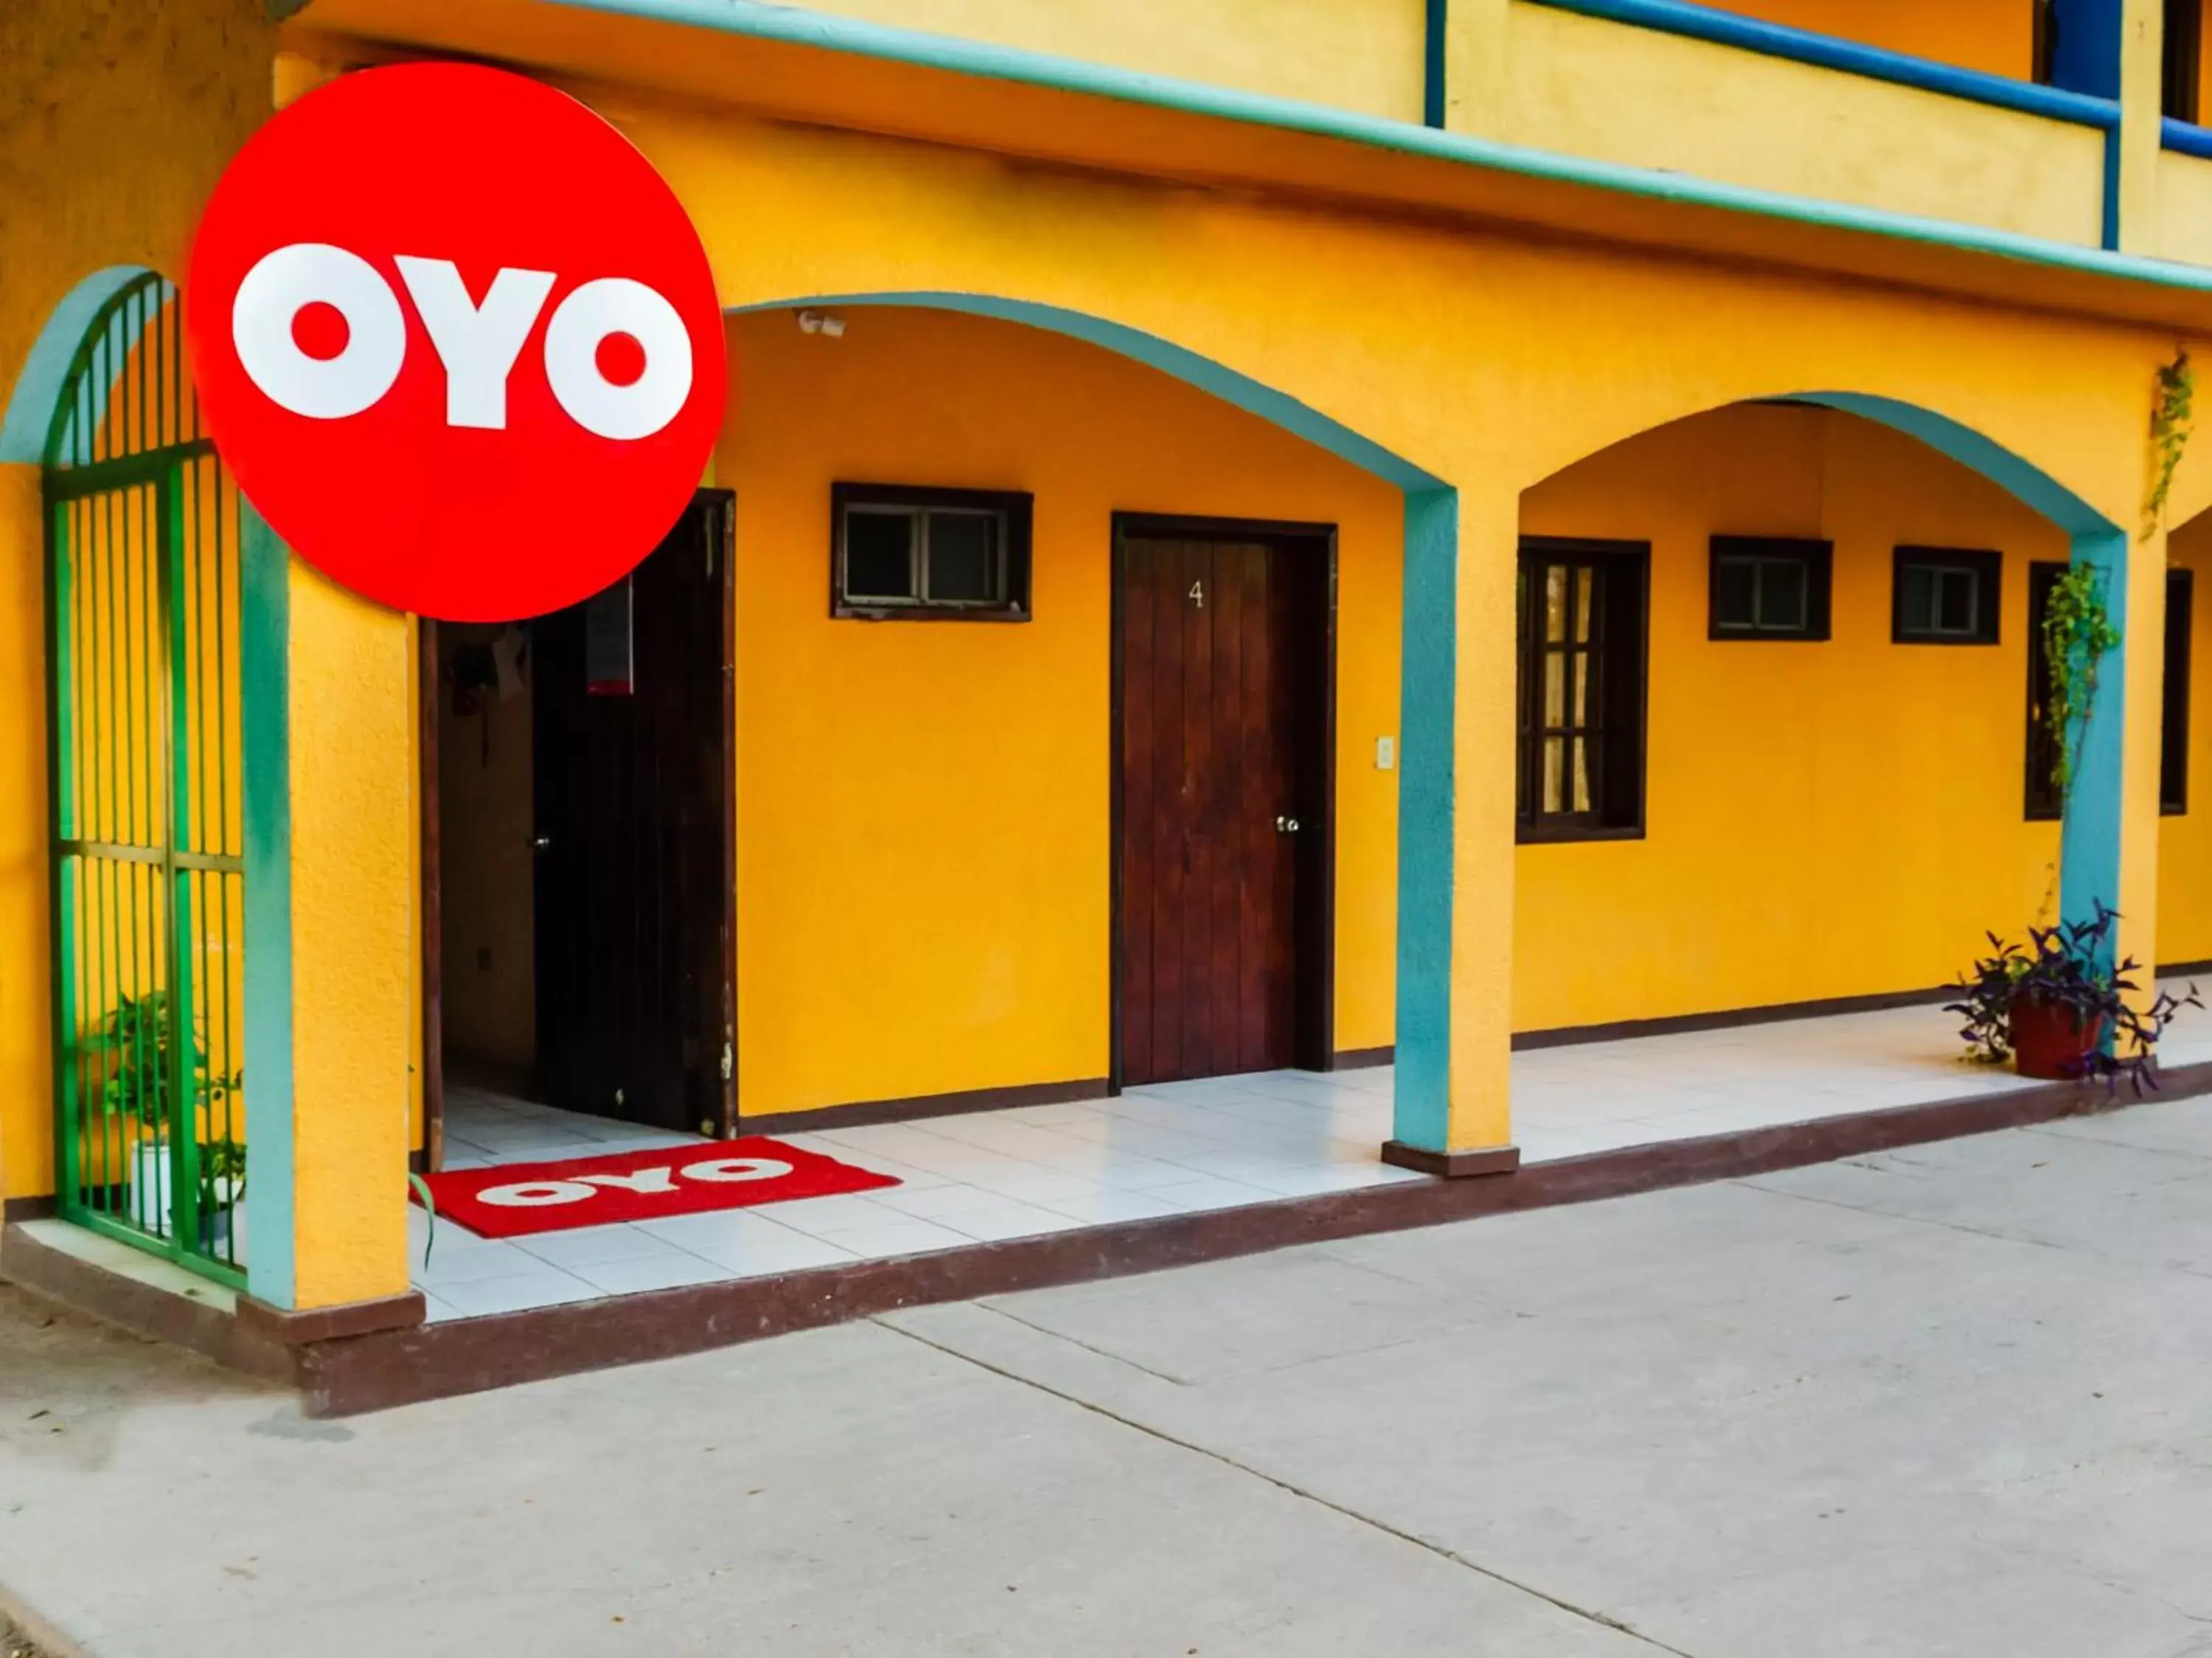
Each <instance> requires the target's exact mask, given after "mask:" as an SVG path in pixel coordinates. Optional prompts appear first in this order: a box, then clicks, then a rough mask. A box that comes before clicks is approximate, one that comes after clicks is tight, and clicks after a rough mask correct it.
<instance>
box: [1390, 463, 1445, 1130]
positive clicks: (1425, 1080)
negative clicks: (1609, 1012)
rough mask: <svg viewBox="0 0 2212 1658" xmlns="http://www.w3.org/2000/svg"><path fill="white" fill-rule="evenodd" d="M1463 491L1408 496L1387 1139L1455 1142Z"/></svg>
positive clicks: (1409, 494) (1416, 491)
mask: <svg viewBox="0 0 2212 1658" xmlns="http://www.w3.org/2000/svg"><path fill="white" fill-rule="evenodd" d="M1458 611H1459V492H1458V491H1456V490H1451V489H1432V490H1409V491H1407V493H1406V566H1405V620H1404V624H1403V626H1404V643H1403V646H1402V649H1403V658H1402V669H1401V674H1402V678H1401V699H1402V708H1401V712H1400V714H1399V722H1400V726H1401V731H1400V738H1399V759H1400V765H1401V771H1400V776H1399V780H1398V1042H1397V1073H1396V1102H1397V1103H1396V1117H1395V1125H1394V1128H1393V1133H1394V1136H1395V1138H1396V1139H1397V1140H1398V1141H1399V1142H1401V1143H1403V1144H1405V1145H1408V1146H1414V1147H1418V1148H1419V1149H1422V1150H1425V1151H1434V1152H1440V1153H1441V1152H1445V1151H1449V1149H1450V1147H1451V1132H1450V1119H1451V1109H1450V1106H1451V975H1452V892H1453V862H1454V852H1455V848H1454V844H1453V830H1454V811H1453V804H1454V789H1455V765H1456V745H1457V741H1458V731H1457V728H1456V721H1455V704H1456V700H1457V694H1458V680H1459V651H1458Z"/></svg>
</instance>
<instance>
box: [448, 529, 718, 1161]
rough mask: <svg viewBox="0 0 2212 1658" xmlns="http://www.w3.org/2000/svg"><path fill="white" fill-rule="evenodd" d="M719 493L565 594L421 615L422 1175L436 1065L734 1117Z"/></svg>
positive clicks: (607, 1111)
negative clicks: (641, 557) (601, 576)
mask: <svg viewBox="0 0 2212 1658" xmlns="http://www.w3.org/2000/svg"><path fill="white" fill-rule="evenodd" d="M733 506H734V503H733V499H732V497H731V496H730V495H729V493H728V492H727V491H701V492H700V493H699V495H698V496H697V497H696V498H695V499H694V501H693V503H692V504H691V506H690V508H689V509H686V511H685V512H684V516H683V518H682V519H681V520H680V521H678V524H677V526H676V527H675V528H674V529H673V530H671V532H670V533H669V535H668V537H667V539H665V540H664V541H663V542H662V543H661V545H660V546H659V548H657V549H656V550H655V551H654V552H653V553H652V555H651V556H650V557H648V558H647V559H646V560H645V562H644V563H643V564H640V565H639V566H638V568H637V569H636V570H635V571H634V572H633V573H632V574H631V576H629V578H628V580H627V581H625V582H623V583H622V584H620V585H619V586H617V587H616V588H610V589H609V590H608V591H607V592H606V593H604V594H599V595H598V596H597V597H595V598H593V599H592V600H587V601H586V602H585V603H584V604H581V605H578V606H574V607H571V608H570V609H568V610H564V611H559V612H556V613H553V614H552V615H550V616H544V617H540V618H538V619H537V620H535V621H533V622H531V623H529V624H527V625H520V626H484V625H458V624H444V625H440V624H435V623H429V622H425V623H424V624H423V625H422V654H423V661H424V674H423V716H422V749H423V772H424V777H423V808H424V809H423V848H422V852H423V856H422V863H423V869H422V886H423V895H424V903H423V933H424V941H423V942H424V955H425V960H424V964H423V966H424V972H423V980H424V986H425V991H426V997H425V1006H424V1018H423V1050H424V1058H425V1062H426V1063H425V1066H424V1079H423V1080H424V1088H423V1094H424V1108H425V1118H426V1128H425V1147H426V1150H427V1152H428V1156H429V1159H430V1161H431V1163H432V1166H433V1167H436V1166H437V1164H438V1163H439V1162H440V1161H441V1155H442V1133H441V1124H442V1119H443V1115H444V1111H443V1107H444V1095H445V1091H446V1087H447V1081H448V1079H449V1078H450V1079H453V1081H455V1082H461V1081H465V1082H470V1083H472V1084H475V1085H477V1086H479V1087H484V1088H492V1089H495V1090H497V1091H499V1092H501V1093H504V1094H514V1095H516V1096H518V1097H520V1098H523V1099H526V1100H532V1101H535V1102H537V1103H538V1104H542V1105H548V1106H558V1107H560V1108H562V1109H564V1110H569V1111H578V1112H588V1113H590V1114H592V1115H593V1116H598V1117H607V1118H613V1119H618V1120H622V1121H626V1122H634V1123H636V1124H638V1125H641V1126H644V1127H650V1128H655V1129H668V1130H674V1131H682V1132H686V1133H695V1134H704V1135H712V1136H728V1135H730V1134H732V1133H734V1132H735V1131H736V1125H737V1085H736V1059H737V1055H736V1051H735V1042H736V1001H735V991H734V981H735V960H736V927H735V921H736V916H735V910H736V862H735V844H734V840H733V837H732V823H733V821H734V784H735V769H734V761H733V753H734V751H733V747H732V744H733V731H732V719H733V714H734V710H733V707H732V674H731V671H730V664H731V661H732V657H731V650H732V625H733V609H732V571H731V569H730V564H731V551H732V548H731V539H732V511H733Z"/></svg>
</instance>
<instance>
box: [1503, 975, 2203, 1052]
mask: <svg viewBox="0 0 2212 1658" xmlns="http://www.w3.org/2000/svg"><path fill="white" fill-rule="evenodd" d="M2161 971H2163V970H2161ZM1956 994H1957V992H1956V991H1954V990H1953V989H1952V988H1951V987H1950V986H1949V985H1948V984H1946V985H1939V986H1937V987H1936V988H1935V989H1933V990H1923V991H1883V992H1882V993H1881V994H1880V995H1877V996H1832V997H1826V999H1824V1000H1821V1001H1818V1002H1776V1003H1769V1004H1768V1005H1766V1006H1765V1007H1759V1008H1729V1009H1723V1010H1722V1011H1720V1012H1717V1013H1686V1014H1680V1015H1674V1016H1672V1017H1669V1018H1666V1019H1620V1020H1615V1021H1613V1022H1612V1023H1611V1024H1607V1025H1562V1026H1559V1027H1556V1028H1554V1029H1552V1030H1546V1031H1521V1032H1517V1033H1516V1034H1515V1036H1514V1038H1513V1047H1514V1051H1516V1053H1517V1052H1522V1051H1527V1050H1529V1049H1533V1048H1565V1047H1571V1046H1573V1045H1576V1044H1577V1043H1582V1042H1619V1041H1623V1040H1626V1039H1627V1038H1629V1037H1632V1036H1679V1035H1681V1034H1683V1033H1686V1032H1690V1031H1724V1030H1731V1029H1733V1028H1735V1027H1736V1026H1738V1025H1773V1024H1778V1023H1780V1022H1781V1021H1784V1020H1785V1019H1825V1018H1828V1017H1831V1016H1832V1015H1836V1014H1845V1013H1884V1012H1887V1010H1888V1009H1892V1008H1925V1007H1930V1006H1933V1005H1936V1004H1937V1003H1944V1002H1948V1001H1950V1000H1951V999H1952V998H1953V997H1954V996H1955V995H1956Z"/></svg>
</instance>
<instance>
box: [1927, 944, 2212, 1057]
mask: <svg viewBox="0 0 2212 1658" xmlns="http://www.w3.org/2000/svg"><path fill="white" fill-rule="evenodd" d="M2118 921H2119V916H2118V913H2117V912H2115V911H2112V910H2108V909H2106V907H2105V906H2104V905H2101V904H2100V905H2098V906H2097V913H2096V915H2095V916H2094V917H2093V918H2092V919H2090V920H2087V921H2075V922H2067V923H2061V924H2060V925H2058V926H2056V927H2031V928H2029V929H2028V932H2027V943H2026V944H2019V943H2013V942H2007V941H2005V940H2003V939H2001V938H1999V937H1998V936H1996V934H1995V933H1991V934H1990V935H1989V941H1990V946H1991V948H1994V949H1995V951H1996V954H1994V955H1990V956H1984V958H1982V960H1978V961H1977V962H1976V963H1974V967H1973V971H1972V973H1971V974H1969V975H1968V976H1967V978H1966V979H1965V980H1964V981H1963V982H1962V983H1960V984H1954V985H1953V986H1952V989H1954V991H1958V992H1959V994H1960V998H1961V999H1960V1000H1959V1001H1957V1002H1954V1003H1949V1004H1948V1006H1947V1007H1946V1009H1945V1011H1946V1012H1948V1013H1955V1014H1957V1015H1960V1017H1961V1018H1963V1019H1964V1020H1965V1021H1966V1022H1965V1024H1964V1025H1962V1026H1961V1027H1960V1032H1959V1034H1960V1037H1961V1038H1962V1039H1964V1040H1965V1041H1966V1046H1967V1048H1968V1049H1969V1050H1970V1054H1969V1057H1970V1058H1972V1059H1975V1060H1977V1061H1978V1062H1980V1063H1982V1064H1992V1065H2001V1064H2004V1063H2005V1061H2007V1060H2008V1059H2009V1060H2011V1061H2012V1062H2013V1065H2014V1068H2015V1070H2018V1071H2019V1073H2020V1074H2021V1076H2034V1077H2040V1078H2044V1079H2046V1080H2049V1081H2054V1082H2080V1081H2082V1080H2085V1079H2087V1078H2088V1077H2092V1076H2095V1077H2101V1078H2102V1079H2104V1081H2105V1082H2106V1085H2107V1086H2108V1087H2111V1088H2118V1086H2119V1084H2120V1082H2122V1081H2125V1082H2128V1083H2129V1084H2130V1086H2131V1087H2132V1088H2134V1089H2135V1091H2136V1093H2137V1094H2142V1092H2143V1090H2144V1089H2145V1088H2156V1087H2157V1086H2158V1066H2157V1060H2156V1050H2157V1047H2158V1039H2159V1038H2160V1036H2161V1035H2163V1034H2164V1033H2165V1031H2166V1026H2167V1025H2168V1024H2169V1023H2171V1022H2172V1019H2173V1015H2175V1014H2176V1013H2177V1012H2179V1010H2180V1009H2183V1008H2201V1007H2203V1005H2204V1003H2203V1001H2202V1000H2201V999H2200V998H2199V997H2198V996H2197V987H2196V986H2195V985H2194V984H2191V986H2190V987H2189V989H2188V990H2187V991H2185V993H2184V994H2182V995H2180V996H2175V995H2174V994H2173V993H2172V992H2171V991H2159V992H2158V994H2157V995H2156V996H2154V997H2153V998H2152V999H2151V1002H2150V1005H2149V1006H2148V1007H2147V1008H2143V1009H2137V1008H2136V1005H2135V1004H2134V1003H2133V1002H2131V1001H2130V999H2129V998H2130V997H2133V996H2135V995H2136V994H2137V992H2138V991H2139V989H2140V986H2138V985H2137V984H2136V980H2135V979H2134V978H2133V977H2131V975H2133V974H2136V973H2138V972H2141V971H2142V966H2141V964H2139V963H2138V962H2136V960H2133V959H2132V958H2130V959H2129V960H2124V961H2122V962H2120V963H2119V964H2118V966H2113V965H2112V952H2111V948H2110V946H2111V943H2112V930H2113V928H2114V927H2115V926H2116V925H2117V924H2118Z"/></svg>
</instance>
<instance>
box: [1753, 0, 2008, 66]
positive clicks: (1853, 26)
mask: <svg viewBox="0 0 2212 1658" xmlns="http://www.w3.org/2000/svg"><path fill="white" fill-rule="evenodd" d="M1715 9H1717V10H1720V11H1732V12H1736V13H1739V14H1741V15H1743V16H1745V17H1756V18H1759V20H1760V21H1764V22H1769V23H1784V24H1787V25H1788V26H1789V27H1791V28H1801V29H1809V30H1810V31H1812V32H1813V33H1814V34H1832V35H1836V36H1838V38H1840V39H1842V40H1857V41H1858V42H1859V43H1860V44H1861V45H1863V46H1880V47H1881V49H1882V50H1883V51H1885V52H1903V53H1905V55H1906V56H1907V57H1911V58H1932V59H1933V60H1934V61H1936V63H1939V64H1956V65H1957V66H1958V67H1959V68H1960V69H1978V70H1983V71H1984V73H1986V74H1990V75H2008V76H2012V77H2013V78H2014V79H2015V80H2021V81H2025V80H2027V78H2028V77H2029V76H2031V75H2033V73H2034V72H2035V26H2034V18H2035V11H2034V5H2033V0H1937V3H1930V0H1717V3H1716V5H1715Z"/></svg>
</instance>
